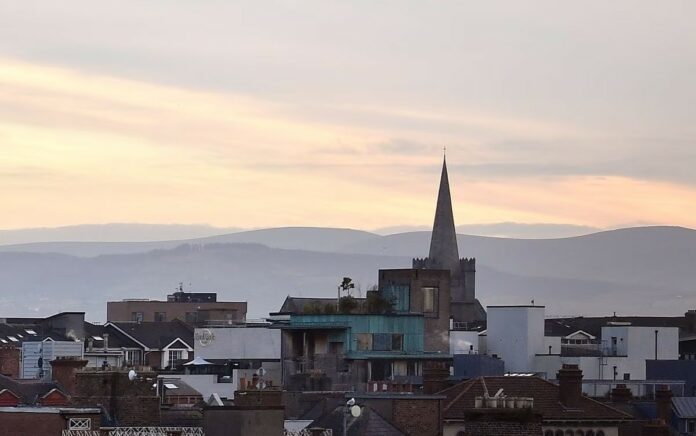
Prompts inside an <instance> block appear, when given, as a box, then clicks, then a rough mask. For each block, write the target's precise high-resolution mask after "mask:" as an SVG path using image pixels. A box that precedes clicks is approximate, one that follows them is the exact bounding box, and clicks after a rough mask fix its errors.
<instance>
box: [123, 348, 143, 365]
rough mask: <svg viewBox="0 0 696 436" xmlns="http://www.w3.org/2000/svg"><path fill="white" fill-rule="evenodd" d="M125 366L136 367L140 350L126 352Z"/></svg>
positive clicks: (139, 363)
mask: <svg viewBox="0 0 696 436" xmlns="http://www.w3.org/2000/svg"><path fill="white" fill-rule="evenodd" d="M125 358H126V365H132V366H138V365H141V364H142V363H141V362H140V350H126V355H125Z"/></svg>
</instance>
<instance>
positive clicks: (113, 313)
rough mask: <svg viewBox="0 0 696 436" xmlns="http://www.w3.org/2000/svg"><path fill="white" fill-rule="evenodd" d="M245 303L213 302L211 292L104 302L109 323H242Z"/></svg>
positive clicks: (244, 317)
mask: <svg viewBox="0 0 696 436" xmlns="http://www.w3.org/2000/svg"><path fill="white" fill-rule="evenodd" d="M246 312H247V303H246V302H233V301H217V294H215V293H193V292H183V291H180V292H175V293H174V294H172V295H168V296H167V300H166V301H162V300H148V299H129V300H122V301H109V302H107V303H106V319H107V321H109V322H163V321H173V320H175V319H178V320H180V321H183V322H186V323H188V324H190V325H192V326H204V325H215V324H217V325H224V324H233V323H238V322H244V321H245V320H246Z"/></svg>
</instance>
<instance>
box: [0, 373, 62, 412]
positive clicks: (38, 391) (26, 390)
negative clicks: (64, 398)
mask: <svg viewBox="0 0 696 436" xmlns="http://www.w3.org/2000/svg"><path fill="white" fill-rule="evenodd" d="M3 389H7V390H8V391H10V392H12V393H14V394H15V395H17V396H18V397H19V399H20V401H21V403H22V404H24V405H29V406H33V405H35V404H37V402H38V401H39V400H40V399H41V398H43V397H44V396H46V394H48V393H49V392H51V391H52V390H54V389H57V390H58V391H60V392H61V393H62V394H63V395H65V393H64V392H63V391H62V390H61V389H60V386H59V385H58V383H56V382H53V381H50V382H45V381H41V380H15V379H12V378H10V377H7V376H4V375H0V391H2V390H3Z"/></svg>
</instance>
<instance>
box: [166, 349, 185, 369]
mask: <svg viewBox="0 0 696 436" xmlns="http://www.w3.org/2000/svg"><path fill="white" fill-rule="evenodd" d="M183 358H184V351H183V350H169V366H174V365H175V364H176V361H177V360H182V359H183Z"/></svg>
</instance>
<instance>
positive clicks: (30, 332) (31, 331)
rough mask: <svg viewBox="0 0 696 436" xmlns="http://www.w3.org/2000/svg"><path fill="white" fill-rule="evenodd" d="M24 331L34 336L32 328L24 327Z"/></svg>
mask: <svg viewBox="0 0 696 436" xmlns="http://www.w3.org/2000/svg"><path fill="white" fill-rule="evenodd" d="M24 331H25V332H27V333H28V334H30V335H32V336H36V332H35V331H34V330H32V329H26V330H24Z"/></svg>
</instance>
